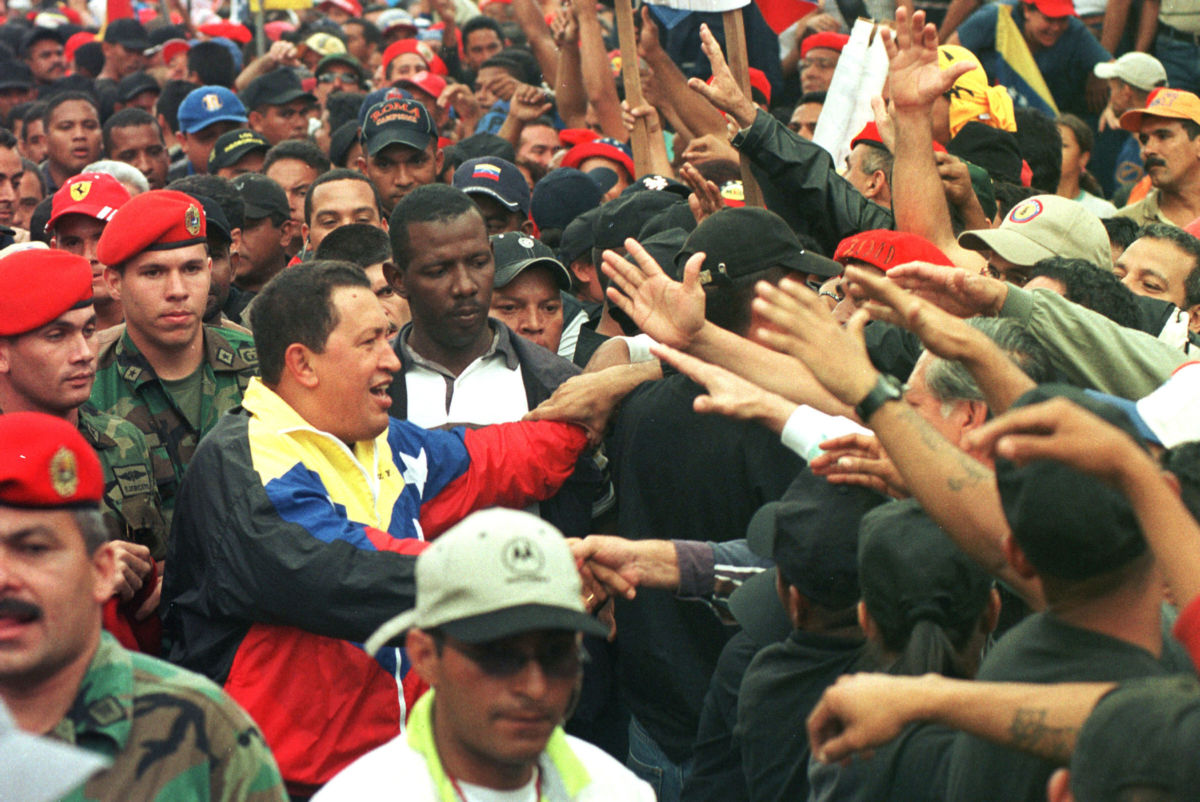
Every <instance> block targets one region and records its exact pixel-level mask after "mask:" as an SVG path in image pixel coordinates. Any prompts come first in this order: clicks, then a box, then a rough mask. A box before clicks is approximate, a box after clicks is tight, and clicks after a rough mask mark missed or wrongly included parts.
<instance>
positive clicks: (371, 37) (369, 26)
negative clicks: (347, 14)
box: [342, 17, 383, 45]
mask: <svg viewBox="0 0 1200 802" xmlns="http://www.w3.org/2000/svg"><path fill="white" fill-rule="evenodd" d="M347 25H357V26H359V27H360V28H362V38H363V41H365V42H366V43H367V44H370V45H382V44H383V32H382V31H380V30H379V26H378V25H376V24H375V23H373V22H371V21H370V20H369V19H363V18H362V17H355V18H354V19H348V20H346V21H345V22H343V23H342V27H343V28H345V27H346V26H347Z"/></svg>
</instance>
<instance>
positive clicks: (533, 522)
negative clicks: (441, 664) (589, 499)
mask: <svg viewBox="0 0 1200 802" xmlns="http://www.w3.org/2000/svg"><path fill="white" fill-rule="evenodd" d="M581 587H582V586H581V583H580V580H579V571H578V570H577V569H576V568H575V558H574V557H573V556H572V555H571V549H570V548H569V547H568V546H567V543H566V541H565V540H564V539H563V535H562V532H559V531H558V530H557V529H555V528H554V527H553V526H551V525H550V524H548V523H546V522H545V521H543V520H542V519H541V518H538V517H537V516H536V515H530V514H529V513H527V512H519V511H517V510H505V509H499V508H495V509H490V510H483V511H482V512H476V513H473V514H472V515H469V516H467V517H466V518H464V519H463V520H462V521H460V522H459V523H457V524H455V525H454V526H453V527H451V528H450V529H449V530H447V531H446V532H445V534H443V535H441V536H440V537H439V538H438V539H437V540H436V541H434V544H433V545H432V546H430V547H429V548H428V549H426V550H425V551H423V552H422V553H421V555H420V556H419V557H417V606H416V607H415V608H414V609H412V610H409V611H408V612H405V613H401V614H400V615H398V616H396V617H395V618H393V619H392V620H390V621H388V622H387V623H386V624H384V625H383V626H381V627H380V628H379V629H377V630H375V632H374V633H373V634H372V635H371V637H370V638H368V639H367V642H366V644H364V647H363V648H364V649H365V650H366V652H367V653H368V654H374V653H375V652H377V651H379V649H380V647H382V646H383V645H385V644H386V643H388V642H389V641H390V640H392V639H393V638H395V637H397V636H398V635H401V634H403V633H405V632H407V631H408V630H409V629H411V628H412V627H420V628H421V629H433V628H435V627H437V628H440V629H441V630H443V631H444V632H446V633H447V634H448V635H450V636H451V637H452V638H456V639H457V640H460V641H463V642H466V643H485V642H487V641H492V640H498V639H500V638H506V637H509V636H511V635H518V634H521V633H523V632H531V631H534V630H539V629H565V630H571V631H574V632H583V633H585V634H588V635H599V636H602V637H603V636H606V635H607V634H608V628H607V627H605V626H604V625H603V624H601V623H600V622H599V621H597V620H596V619H595V618H593V617H592V616H590V615H588V614H587V612H586V611H585V610H584V607H583V600H582V598H581V593H582V591H581Z"/></svg>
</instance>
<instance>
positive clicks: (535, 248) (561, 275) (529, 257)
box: [491, 231, 571, 290]
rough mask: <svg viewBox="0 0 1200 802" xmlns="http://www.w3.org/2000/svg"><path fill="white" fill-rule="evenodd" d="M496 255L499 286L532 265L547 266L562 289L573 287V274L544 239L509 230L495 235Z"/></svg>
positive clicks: (494, 249) (494, 251) (493, 238)
mask: <svg viewBox="0 0 1200 802" xmlns="http://www.w3.org/2000/svg"><path fill="white" fill-rule="evenodd" d="M491 241H492V254H493V255H494V257H495V262H496V281H495V286H496V287H504V286H506V285H508V284H509V283H510V282H511V281H512V280H513V279H515V278H516V277H517V276H519V275H520V274H521V272H522V271H524V270H525V269H527V268H530V267H538V266H540V267H544V268H546V269H547V270H549V271H550V275H551V276H553V277H554V283H555V284H557V285H558V288H559V289H560V290H569V289H571V274H570V273H568V272H567V269H566V268H565V267H563V264H562V262H560V261H558V259H556V258H555V257H554V251H552V250H550V246H549V245H546V244H545V243H543V242H542V241H541V240H538V239H534V238H533V237H531V236H529V235H528V234H526V233H524V232H521V231H507V232H505V233H503V234H495V235H493V236H492V237H491Z"/></svg>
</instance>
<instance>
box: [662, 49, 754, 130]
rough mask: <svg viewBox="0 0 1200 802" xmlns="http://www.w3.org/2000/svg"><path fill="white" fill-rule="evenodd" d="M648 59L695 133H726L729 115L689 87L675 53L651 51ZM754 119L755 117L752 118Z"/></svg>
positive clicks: (664, 89)
mask: <svg viewBox="0 0 1200 802" xmlns="http://www.w3.org/2000/svg"><path fill="white" fill-rule="evenodd" d="M646 63H647V64H649V65H650V69H652V70H654V80H655V81H656V82H658V85H659V86H660V87H661V88H662V91H661V94H662V95H663V97H665V98H668V100H669V102H670V105H671V107H672V108H673V110H674V111H675V114H676V115H677V116H678V117H679V119H680V120H682V121H683V124H684V126H686V127H687V130H688V131H689V132H690V134H691V136H693V137H696V136H700V135H701V134H719V135H722V136H723V135H724V134H725V118H724V117H722V116H721V112H719V111H717V110H716V109H715V108H713V106H712V104H711V103H709V102H708V101H707V100H705V99H704V98H703V97H701V96H700V95H698V94H696V93H695V92H693V91H692V90H691V89H689V88H688V85H687V79H686V78H685V77H684V76H683V73H682V72H681V71H680V69H679V67H678V66H677V65H676V64H675V62H674V61H672V60H671V57H670V56H668V55H667V54H666V52H665V51H663V50H658V51H656V52H654V53H652V54H650V55H649V56H648V57H647V59H646ZM751 122H753V119H751Z"/></svg>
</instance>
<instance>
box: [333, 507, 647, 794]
mask: <svg viewBox="0 0 1200 802" xmlns="http://www.w3.org/2000/svg"><path fill="white" fill-rule="evenodd" d="M416 562H417V570H416V574H417V606H416V609H414V610H411V611H409V612H406V613H402V614H401V615H399V616H397V617H396V618H394V619H392V620H391V621H389V622H388V623H387V624H384V625H383V626H382V627H380V629H379V630H377V631H376V633H375V635H373V636H372V637H371V638H370V639H369V640H368V641H367V643H366V646H365V648H366V650H367V651H368V652H373V651H375V650H376V649H378V648H379V647H380V646H382V645H383V644H384V643H385V642H386V641H388V640H390V639H392V638H396V637H397V636H398V635H400V634H401V633H404V632H405V631H407V633H408V637H407V644H408V656H409V658H410V659H411V660H412V663H413V667H414V668H415V669H416V671H417V672H418V673H419V674H420V675H421V677H422V678H423V679H425V681H426V682H428V683H429V684H430V686H431V687H432V690H431V691H430V692H428V693H426V694H425V695H424V696H423V697H421V699H420V700H419V701H418V702H417V704H416V705H415V706H414V707H413V710H412V714H411V715H410V716H409V719H408V729H407V732H405V733H404V734H402V735H399V736H397V737H396V738H393V739H392V740H391V741H389V742H387V743H386V744H384V745H383V746H380V747H378V748H376V749H374V750H373V751H371V752H368V753H367V754H366V755H364V756H363V757H361V758H359V759H358V760H357V761H355V762H354V763H352V764H351V765H350V766H348V767H347V768H346V769H345V770H344V771H343V772H342V773H341V774H339V775H338V776H336V777H334V779H333V780H332V781H331V782H330V783H329V784H328V785H326V786H325V788H324V789H323V790H322V791H321V792H320V793H318V794H317V795H316V797H314V799H315V800H320V801H321V802H328V800H337V799H369V798H375V797H378V796H379V795H380V794H381V793H382V791H383V789H385V788H403V789H404V790H405V798H406V799H412V800H434V799H443V800H444V799H523V798H528V799H538V800H564V801H565V800H573V802H589V800H602V799H620V800H629V802H647V801H648V800H652V799H654V792H653V791H652V790H651V789H650V786H649V785H647V784H646V783H644V782H642V781H641V780H639V779H637V778H636V777H635V776H634V775H633V773H632V772H630V771H629V770H628V769H626V768H625V767H624V766H622V765H621V764H620V763H618V762H617V761H616V760H614V759H613V758H611V757H609V756H608V755H607V754H605V753H604V752H603V751H601V750H600V749H599V748H597V747H595V746H593V745H591V744H589V743H587V742H586V741H582V740H580V739H577V738H573V737H571V736H569V735H566V734H565V733H564V732H563V731H562V727H561V725H562V723H563V721H565V720H566V718H567V716H569V715H570V713H571V708H572V707H574V704H575V702H576V700H577V699H578V695H579V687H580V682H581V681H582V679H583V646H582V643H581V639H580V634H581V633H590V634H592V635H597V636H601V637H602V636H604V634H605V627H604V625H602V624H601V623H600V622H599V621H597V620H596V619H595V618H592V617H591V616H590V615H588V614H587V613H586V612H584V606H583V602H582V600H581V599H580V595H581V588H580V582H579V574H578V573H577V572H576V570H575V561H574V558H573V557H572V556H571V550H570V549H569V548H568V547H567V545H566V544H565V543H564V542H563V539H562V533H561V532H559V531H558V530H556V529H555V528H554V527H552V526H550V525H548V524H546V523H545V522H544V521H542V520H540V519H539V518H536V517H535V516H533V515H530V514H529V513H525V512H518V511H516V510H503V509H490V510H484V511H483V512H477V513H475V514H473V515H471V516H470V517H468V518H466V519H465V520H463V521H462V522H461V523H459V524H458V525H457V526H455V527H454V528H452V529H450V530H449V531H447V532H446V533H445V534H444V535H442V536H441V537H440V538H438V539H437V541H436V542H435V543H434V544H433V546H431V547H430V548H429V549H427V550H425V552H423V553H422V554H421V555H420V556H419V557H418V558H417V561H416Z"/></svg>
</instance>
